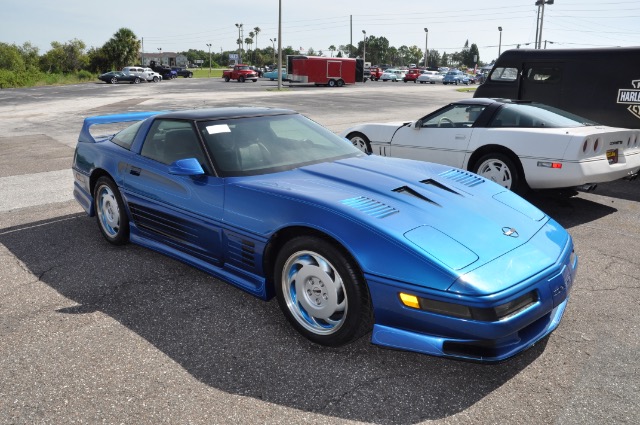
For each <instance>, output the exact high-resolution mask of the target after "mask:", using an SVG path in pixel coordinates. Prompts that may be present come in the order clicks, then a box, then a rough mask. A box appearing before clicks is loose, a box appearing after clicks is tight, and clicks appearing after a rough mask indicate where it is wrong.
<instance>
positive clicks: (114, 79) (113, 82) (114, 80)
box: [109, 77, 118, 84]
mask: <svg viewBox="0 0 640 425" xmlns="http://www.w3.org/2000/svg"><path fill="white" fill-rule="evenodd" d="M117 82H118V79H117V78H116V77H112V78H111V80H110V81H109V83H111V84H116V83H117Z"/></svg>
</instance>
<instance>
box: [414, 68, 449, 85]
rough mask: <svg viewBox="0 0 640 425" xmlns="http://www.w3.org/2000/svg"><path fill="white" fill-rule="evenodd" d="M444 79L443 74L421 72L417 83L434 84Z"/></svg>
mask: <svg viewBox="0 0 640 425" xmlns="http://www.w3.org/2000/svg"><path fill="white" fill-rule="evenodd" d="M443 78H444V74H442V73H440V72H438V71H426V70H425V71H422V73H421V74H420V76H418V80H417V81H418V82H419V83H420V84H425V83H429V84H435V83H441V82H442V79H443Z"/></svg>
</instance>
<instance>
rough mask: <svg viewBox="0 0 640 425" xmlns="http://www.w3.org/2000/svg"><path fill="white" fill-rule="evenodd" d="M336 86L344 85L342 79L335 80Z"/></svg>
mask: <svg viewBox="0 0 640 425" xmlns="http://www.w3.org/2000/svg"><path fill="white" fill-rule="evenodd" d="M336 86H338V87H342V86H344V80H342V79H340V80H338V81H336Z"/></svg>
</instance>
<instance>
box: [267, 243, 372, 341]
mask: <svg viewBox="0 0 640 425" xmlns="http://www.w3.org/2000/svg"><path fill="white" fill-rule="evenodd" d="M298 278H300V279H298ZM274 282H275V289H276V296H277V298H278V304H279V305H280V309H281V310H282V312H283V314H284V316H285V317H286V318H287V320H288V321H289V323H291V325H292V326H293V327H294V328H295V329H296V330H297V331H298V332H300V334H302V335H303V336H304V337H305V338H307V339H309V340H310V341H313V342H315V343H317V344H321V345H327V346H332V347H337V346H340V345H344V344H347V343H349V342H352V341H354V340H356V339H358V338H360V337H361V336H362V335H364V334H365V333H367V332H369V331H370V329H371V326H372V324H373V310H372V308H371V300H370V297H369V291H368V289H367V286H366V283H365V281H364V278H363V276H362V273H361V272H360V269H359V268H358V266H357V264H356V263H355V261H354V260H353V259H352V258H351V256H350V255H349V254H348V253H347V252H346V251H345V250H344V249H341V248H340V247H339V246H337V245H334V244H332V243H331V242H330V241H328V240H326V239H323V238H320V237H315V236H299V237H296V238H294V239H291V240H290V241H289V242H287V243H286V244H285V245H284V246H283V247H282V249H281V250H280V252H279V253H278V257H277V259H276V263H275V271H274Z"/></svg>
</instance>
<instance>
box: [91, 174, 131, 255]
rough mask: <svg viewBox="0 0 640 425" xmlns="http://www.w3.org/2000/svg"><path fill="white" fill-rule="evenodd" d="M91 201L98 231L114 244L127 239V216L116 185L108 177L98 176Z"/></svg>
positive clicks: (124, 241)
mask: <svg viewBox="0 0 640 425" xmlns="http://www.w3.org/2000/svg"><path fill="white" fill-rule="evenodd" d="M93 202H94V207H95V210H96V218H97V220H98V226H99V227H100V232H101V233H102V236H104V238H105V239H106V240H107V241H109V242H111V243H112V244H114V245H123V244H125V243H127V242H128V241H129V218H128V217H127V212H126V210H125V207H124V202H123V201H122V196H121V195H120V192H119V191H118V187H117V186H116V184H115V183H114V182H113V180H111V179H110V178H109V177H104V176H103V177H100V178H99V179H98V181H97V182H96V186H95V189H94V191H93Z"/></svg>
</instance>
